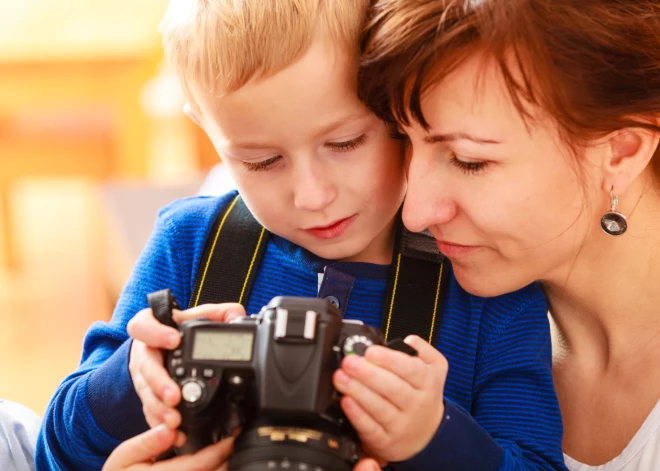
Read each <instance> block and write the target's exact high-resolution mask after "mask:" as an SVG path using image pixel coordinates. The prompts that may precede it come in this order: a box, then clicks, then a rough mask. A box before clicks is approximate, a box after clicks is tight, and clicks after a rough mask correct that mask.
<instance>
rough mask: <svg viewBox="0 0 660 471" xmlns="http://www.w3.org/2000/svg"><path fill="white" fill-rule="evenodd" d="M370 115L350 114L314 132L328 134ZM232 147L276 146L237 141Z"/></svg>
mask: <svg viewBox="0 0 660 471" xmlns="http://www.w3.org/2000/svg"><path fill="white" fill-rule="evenodd" d="M367 116H369V112H366V113H359V114H352V115H348V116H344V117H343V118H340V119H338V120H337V121H335V122H333V123H330V124H328V125H326V126H323V127H322V128H320V129H319V131H318V132H316V133H314V137H320V136H324V135H326V134H329V133H331V132H332V131H334V130H335V129H338V128H340V127H342V126H343V125H344V124H346V123H348V122H351V121H355V120H358V119H362V118H366V117H367ZM232 147H234V148H237V149H257V150H260V149H271V148H274V147H276V146H273V145H271V144H268V143H267V142H237V143H234V144H232Z"/></svg>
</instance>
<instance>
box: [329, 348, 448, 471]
mask: <svg viewBox="0 0 660 471" xmlns="http://www.w3.org/2000/svg"><path fill="white" fill-rule="evenodd" d="M405 342H406V343H407V344H409V345H410V346H411V347H413V348H414V349H415V350H417V352H418V356H416V357H413V356H409V355H406V354H405V353H402V352H398V351H394V350H390V349H388V348H386V347H382V346H372V347H369V348H368V349H367V351H366V353H365V356H364V357H360V356H358V355H349V356H347V357H345V358H344V360H343V361H342V364H341V368H340V369H338V370H337V371H336V372H335V374H334V376H333V383H334V385H335V387H336V388H337V390H338V391H339V392H341V393H343V394H344V396H343V397H342V399H341V406H342V409H343V410H344V413H345V414H346V416H347V418H348V420H350V421H351V424H352V425H353V427H354V428H355V430H356V431H357V432H358V434H359V435H360V439H361V440H362V442H363V445H364V446H365V447H366V448H367V449H368V450H369V452H370V454H371V455H372V456H374V457H375V458H377V459H379V460H384V461H390V462H392V461H404V460H407V459H409V458H412V457H413V456H415V455H416V454H418V453H419V452H421V451H422V450H423V449H424V448H425V447H426V446H427V445H428V444H429V442H430V441H431V439H432V438H433V436H434V435H435V433H436V431H437V430H438V427H439V426H440V423H441V422H442V416H443V414H444V409H445V407H444V402H443V392H444V387H445V380H446V378H447V371H448V369H449V367H448V364H447V360H446V359H445V357H444V356H443V355H442V354H441V353H440V352H439V351H438V350H436V349H435V348H434V347H432V346H431V345H429V344H428V343H427V342H425V341H424V340H422V339H421V338H419V337H417V336H409V337H407V338H406V340H405Z"/></svg>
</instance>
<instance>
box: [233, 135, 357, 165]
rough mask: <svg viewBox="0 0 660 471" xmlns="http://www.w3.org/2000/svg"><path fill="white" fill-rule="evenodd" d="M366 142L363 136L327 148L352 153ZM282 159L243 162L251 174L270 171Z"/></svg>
mask: <svg viewBox="0 0 660 471" xmlns="http://www.w3.org/2000/svg"><path fill="white" fill-rule="evenodd" d="M365 142H367V135H366V134H362V135H361V136H359V137H356V138H355V139H351V140H350V141H345V142H329V143H327V144H326V147H330V148H331V149H332V150H334V151H336V152H350V151H352V150H355V149H357V148H358V147H360V146H362V145H364V143H365ZM281 158H282V156H281V155H276V156H275V157H271V158H270V159H266V160H262V161H261V162H243V165H245V167H247V169H248V170H249V171H251V172H263V171H264V170H268V169H269V168H271V167H272V166H273V165H275V164H276V163H277V162H278V161H279V160H280V159H281Z"/></svg>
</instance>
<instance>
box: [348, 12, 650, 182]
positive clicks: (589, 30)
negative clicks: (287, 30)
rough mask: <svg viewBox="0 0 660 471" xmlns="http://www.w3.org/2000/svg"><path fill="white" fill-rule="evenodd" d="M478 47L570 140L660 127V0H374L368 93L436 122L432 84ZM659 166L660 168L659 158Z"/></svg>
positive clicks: (398, 114)
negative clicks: (430, 103)
mask: <svg viewBox="0 0 660 471" xmlns="http://www.w3.org/2000/svg"><path fill="white" fill-rule="evenodd" d="M476 51H485V52H486V53H487V57H490V58H492V59H493V60H495V61H496V63H497V64H498V66H499V67H500V70H501V71H502V74H503V76H504V79H505V82H506V84H507V87H508V89H509V92H510V94H511V97H512V99H513V101H514V103H515V104H516V107H517V108H518V110H519V111H520V112H521V114H522V115H523V116H525V117H527V118H531V116H530V114H529V113H528V110H529V108H528V105H529V104H531V105H534V106H540V107H542V108H543V109H545V110H546V111H548V112H549V113H550V114H551V115H552V116H553V117H554V118H555V120H556V121H557V123H558V124H559V127H560V129H561V130H562V132H563V134H564V136H565V137H566V138H568V142H569V143H571V144H575V143H579V142H585V141H588V140H589V139H592V138H595V137H599V136H603V135H606V134H608V133H610V132H613V131H615V130H617V129H623V128H626V127H642V128H646V129H649V130H651V131H654V132H660V126H658V125H657V122H658V120H657V118H658V116H659V114H660V0H376V1H375V3H374V4H373V5H372V8H371V11H370V14H369V18H368V22H367V25H366V32H365V35H364V37H363V41H362V53H363V54H362V67H361V71H360V90H359V92H360V96H361V98H362V99H363V100H364V101H365V103H367V105H368V106H369V107H370V108H371V109H372V110H373V111H374V112H375V113H376V114H377V115H378V116H380V117H381V118H382V119H385V120H386V121H389V122H399V123H402V124H405V125H407V124H409V123H410V119H413V120H415V121H417V122H419V123H420V124H422V125H423V126H425V127H428V125H427V122H426V120H425V118H424V115H423V113H422V109H421V98H422V96H423V94H424V92H425V91H426V90H427V89H428V87H429V86H431V85H433V84H434V83H436V82H437V81H439V80H441V79H442V76H443V75H445V74H446V73H448V72H450V71H451V70H452V69H453V68H455V67H456V66H458V65H460V63H461V60H462V59H464V58H466V57H467V56H469V55H470V54H471V53H473V52H476ZM654 167H655V168H654V170H655V174H656V176H660V158H655V157H654Z"/></svg>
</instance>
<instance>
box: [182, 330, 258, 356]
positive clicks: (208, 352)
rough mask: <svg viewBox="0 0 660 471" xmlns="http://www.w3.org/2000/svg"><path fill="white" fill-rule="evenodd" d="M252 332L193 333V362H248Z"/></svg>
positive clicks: (203, 331)
mask: <svg viewBox="0 0 660 471" xmlns="http://www.w3.org/2000/svg"><path fill="white" fill-rule="evenodd" d="M253 340H254V334H253V333H252V332H237V331H235V330H199V331H197V332H196V333H195V345H194V346H193V352H192V357H193V360H220V361H250V359H251V358H252V342H253Z"/></svg>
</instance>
